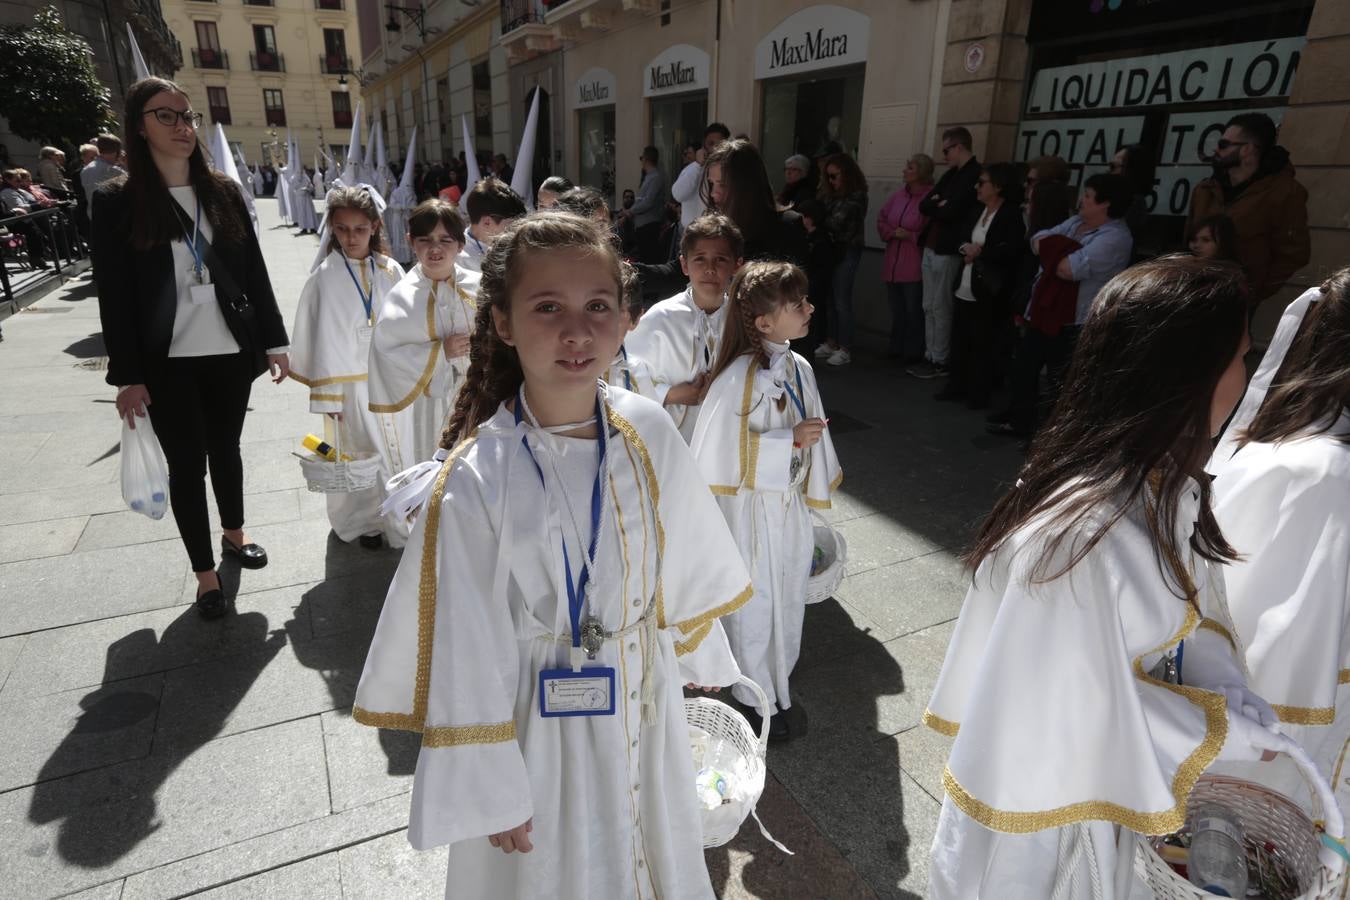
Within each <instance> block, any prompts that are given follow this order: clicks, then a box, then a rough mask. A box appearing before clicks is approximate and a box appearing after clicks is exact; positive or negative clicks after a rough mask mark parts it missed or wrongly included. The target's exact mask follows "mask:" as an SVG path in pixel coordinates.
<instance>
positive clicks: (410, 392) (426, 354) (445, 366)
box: [370, 200, 478, 462]
mask: <svg viewBox="0 0 1350 900" xmlns="http://www.w3.org/2000/svg"><path fill="white" fill-rule="evenodd" d="M408 232H409V233H408V240H409V243H411V244H412V247H413V251H414V252H415V253H416V254H417V265H415V266H413V268H412V269H411V270H410V271H409V272H408V274H407V275H406V276H404V278H403V280H402V281H400V282H399V283H398V284H397V285H396V286H395V287H394V289H393V290H391V291H390V292H389V293H388V294H386V295H385V296H384V299H383V300H382V301H381V302H380V307H379V313H378V315H377V316H376V319H375V337H374V340H373V341H372V343H371V347H370V408H371V410H372V411H374V412H389V413H394V412H401V411H403V410H406V409H411V415H410V416H409V417H408V418H407V419H405V420H403V421H404V422H405V424H406V428H407V429H408V431H407V441H408V444H409V445H411V447H412V448H413V450H412V452H413V457H414V459H415V460H416V461H418V462H424V461H426V460H429V459H431V458H432V456H433V455H434V454H435V453H436V450H437V448H438V447H439V446H440V440H441V432H442V431H443V430H444V429H445V426H446V424H447V422H448V421H449V418H450V410H451V408H452V406H453V404H454V401H455V394H456V393H457V392H458V391H459V387H460V385H461V384H462V383H463V381H464V374H465V372H466V371H467V370H468V366H469V333H470V332H471V331H472V329H473V320H474V298H475V296H476V295H477V294H478V273H476V272H466V271H464V270H463V269H461V268H459V267H458V266H457V265H455V256H456V255H457V254H458V253H459V248H460V247H462V246H463V244H464V222H463V220H462V219H460V217H459V213H457V212H456V211H455V208H454V207H453V206H451V205H450V204H449V203H446V202H445V201H444V200H427V201H425V202H423V203H422V204H420V205H419V206H418V207H417V208H416V209H415V210H413V213H412V215H411V216H409V217H408Z"/></svg>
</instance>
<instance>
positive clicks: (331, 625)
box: [292, 531, 422, 775]
mask: <svg viewBox="0 0 1350 900" xmlns="http://www.w3.org/2000/svg"><path fill="white" fill-rule="evenodd" d="M398 560H399V551H397V550H391V549H389V548H385V549H383V550H379V551H374V550H367V549H365V548H363V547H361V546H359V545H357V544H355V543H352V544H344V543H343V542H342V541H341V540H339V539H338V537H337V535H335V534H334V533H333V532H331V531H330V532H329V533H328V545H327V547H326V549H325V552H324V580H323V581H322V582H320V583H319V584H317V585H315V586H314V587H312V588H310V589H309V590H308V591H306V592H305V593H304V594H303V595H302V596H301V598H300V603H299V604H298V605H297V606H296V607H295V619H296V620H297V621H299V622H304V621H306V620H308V621H309V623H310V625H311V627H312V628H313V632H314V636H315V639H314V640H312V641H297V642H295V643H294V644H292V649H293V650H294V652H295V656H296V659H298V660H299V661H300V664H301V665H303V666H305V667H306V668H309V669H314V670H315V671H317V672H318V673H319V674H320V675H321V676H322V677H323V680H324V683H325V684H326V685H327V686H328V691H329V693H330V694H331V695H332V698H333V705H334V706H335V707H337V708H338V709H341V710H344V711H345V712H347V713H350V711H351V705H352V702H353V700H354V698H355V695H356V684H357V682H358V681H359V680H360V678H361V670H362V668H363V667H364V666H365V661H366V651H367V650H368V649H369V647H370V639H371V637H372V636H373V635H374V634H375V625H376V623H377V622H378V621H379V618H380V609H381V608H382V607H383V606H384V597H385V594H386V593H387V592H388V590H389V582H390V581H391V580H392V579H393V577H394V570H395V569H396V568H398ZM379 736H380V749H381V750H383V751H384V755H385V759H386V760H387V772H388V774H390V775H411V774H412V773H413V771H414V770H415V769H416V768H417V753H418V750H419V749H420V747H421V743H422V742H421V736H420V735H417V734H413V733H412V732H408V731H394V730H389V729H383V728H381V729H379Z"/></svg>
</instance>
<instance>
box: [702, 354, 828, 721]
mask: <svg viewBox="0 0 1350 900" xmlns="http://www.w3.org/2000/svg"><path fill="white" fill-rule="evenodd" d="M788 362H789V365H788V366H787V367H786V368H787V372H788V375H789V378H791V383H792V385H793V390H794V391H795V390H796V378H795V375H796V373H800V374H801V378H802V381H801V384H802V389H803V396H802V402H803V405H804V406H805V407H806V416H805V418H811V417H815V416H819V417H822V418H823V417H824V415H825V413H824V410H823V408H822V405H821V401H820V392H819V389H818V388H817V387H816V379H815V375H814V373H813V372H812V371H811V367H810V365H808V364H807V362H806V360H804V359H802V358H801V357H800V356H798V355H796V354H795V353H793V354H791V358H790V360H789V361H788ZM792 363H795V365H796V371H795V372H793V371H792V365H791V364H792ZM757 370H759V363H758V361H757V360H756V359H755V358H754V357H752V356H749V355H746V356H742V357H740V358H739V359H737V360H735V361H734V362H732V364H731V365H730V366H729V367H728V368H727V369H726V371H724V372H722V374H720V375H718V376H717V379H716V380H715V381H713V383H712V386H711V387H710V388H709V389H708V394H707V397H706V399H705V400H704V401H703V407H702V411H701V412H700V414H699V417H698V426H697V427H696V428H695V429H694V435H693V442H692V443H691V444H690V449H691V450H692V451H693V453H694V458H695V459H696V460H698V465H699V471H700V472H701V473H702V475H703V479H704V481H706V482H707V483H708V484H709V485H710V486H711V489H712V493H713V495H714V496H716V497H717V504H718V506H720V507H721V509H722V514H723V515H724V516H725V517H726V520H727V524H728V525H729V526H730V527H731V534H732V536H733V537H734V538H735V539H736V546H737V548H738V549H739V550H740V553H741V558H742V559H744V560H745V563H746V565H747V566H749V567H750V579H751V581H752V582H753V583H754V586H755V594H754V597H753V598H751V600H750V602H749V603H747V604H746V605H745V606H743V607H741V609H739V610H737V611H736V612H735V613H733V614H732V615H730V616H728V617H727V618H726V620H725V622H724V624H725V626H726V630H727V639H728V640H729V641H730V642H731V651H732V653H734V654H735V656H736V662H737V664H738V665H740V667H741V669H742V671H744V672H745V674H746V675H747V676H748V677H750V678H751V679H752V680H754V681H755V682H756V683H757V684H759V685H760V686H761V687H762V688H764V692H765V693H766V694H767V695H768V698H769V709H768V710H761V713H762V714H772V713H775V712H777V711H778V710H780V709H787V708H788V707H790V706H791V705H792V698H791V694H790V692H789V690H788V676H789V675H791V674H792V669H793V667H794V666H795V665H796V664H797V656H798V654H799V653H800V651H801V643H802V620H803V617H804V616H805V615H806V581H807V579H808V578H809V577H810V574H811V557H812V553H813V551H814V549H815V540H814V530H813V529H812V525H811V512H810V509H809V507H810V506H815V507H819V508H829V505H830V493H831V492H832V491H833V490H834V489H835V488H836V487H838V486H839V483H840V482H841V481H842V480H843V478H844V474H843V471H842V470H841V469H840V468H839V460H838V458H837V457H836V456H835V453H834V444H833V442H832V441H831V440H830V433H829V431H828V430H827V431H826V432H824V434H822V435H821V439H820V441H819V442H818V443H817V444H816V445H815V446H814V447H812V448H811V449H809V450H806V451H803V450H799V449H794V448H793V446H792V427H793V426H794V425H796V424H797V423H798V422H800V421H801V420H802V419H803V418H804V417H803V416H802V415H801V414H800V413H799V412H798V410H797V408H796V406H795V405H794V404H793V402H792V400H791V399H790V398H788V397H787V396H786V395H784V399H785V400H786V401H787V402H786V404H785V405H784V408H783V409H781V410H780V409H779V408H778V405H777V403H776V402H775V401H774V400H771V399H769V398H768V397H767V396H766V395H765V394H764V393H763V392H762V391H761V390H760V389H759V388H760V387H761V386H760V385H759V384H757V381H756V378H755V373H756V371H757ZM736 699H738V700H740V701H741V702H742V703H745V704H747V705H756V704H757V700H756V698H755V697H754V695H753V694H752V693H751V692H750V691H748V690H747V689H745V688H744V687H737V688H736Z"/></svg>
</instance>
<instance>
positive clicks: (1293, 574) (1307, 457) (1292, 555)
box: [1214, 413, 1350, 809]
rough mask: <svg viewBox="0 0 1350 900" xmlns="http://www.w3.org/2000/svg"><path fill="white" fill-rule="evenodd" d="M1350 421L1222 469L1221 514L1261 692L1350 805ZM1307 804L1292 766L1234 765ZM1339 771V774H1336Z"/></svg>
mask: <svg viewBox="0 0 1350 900" xmlns="http://www.w3.org/2000/svg"><path fill="white" fill-rule="evenodd" d="M1347 436H1350V413H1345V414H1342V415H1341V417H1340V419H1339V421H1338V422H1336V423H1335V424H1334V425H1333V426H1332V428H1331V430H1330V431H1329V432H1327V433H1323V434H1318V435H1311V436H1307V437H1301V438H1297V439H1294V440H1288V441H1283V442H1281V443H1278V444H1264V443H1249V444H1246V445H1245V446H1243V447H1242V448H1241V449H1240V450H1238V451H1237V452H1236V453H1235V454H1233V456H1232V457H1231V458H1230V459H1228V460H1216V461H1215V465H1216V468H1217V469H1218V477H1217V478H1216V479H1215V482H1214V493H1215V505H1214V513H1215V516H1216V517H1217V518H1218V521H1219V526H1220V527H1221V528H1222V529H1223V534H1224V537H1226V538H1228V541H1229V543H1231V544H1232V545H1233V548H1234V549H1235V550H1237V551H1238V552H1239V553H1241V554H1242V556H1243V558H1242V559H1241V560H1239V561H1238V562H1236V563H1234V564H1233V565H1231V566H1230V567H1229V568H1228V570H1227V585H1228V605H1229V608H1230V609H1231V610H1232V613H1233V624H1234V626H1235V627H1236V630H1237V636H1238V639H1239V640H1240V642H1241V644H1242V646H1243V647H1244V648H1245V651H1246V660H1247V667H1248V669H1249V670H1250V672H1251V688H1252V690H1253V691H1255V692H1256V693H1257V694H1258V695H1260V696H1261V697H1263V698H1265V699H1266V700H1267V701H1268V702H1269V703H1270V704H1271V706H1273V707H1274V709H1275V712H1276V713H1278V714H1279V716H1280V720H1281V721H1282V722H1284V723H1286V724H1285V725H1284V730H1285V731H1286V732H1287V733H1288V734H1289V736H1290V737H1292V738H1293V739H1294V740H1296V741H1298V742H1299V743H1300V744H1302V745H1303V748H1304V749H1305V750H1307V751H1308V754H1309V756H1311V757H1312V759H1313V761H1314V762H1316V763H1317V764H1318V767H1319V768H1320V769H1321V770H1322V774H1323V775H1325V776H1327V778H1328V779H1329V780H1331V785H1332V787H1333V789H1335V790H1336V792H1337V799H1338V800H1340V803H1341V806H1342V808H1343V809H1344V808H1350V785H1346V783H1345V779H1346V776H1347V775H1350V770H1347V765H1346V763H1347V759H1346V757H1347V756H1350V753H1348V752H1347V751H1348V750H1350V443H1346V442H1345V438H1346V437H1347ZM1223 768H1224V771H1228V772H1232V773H1233V774H1238V775H1241V776H1242V777H1244V778H1251V779H1254V780H1256V781H1259V782H1261V783H1262V784H1265V785H1267V786H1269V787H1272V788H1274V789H1275V790H1278V791H1280V792H1281V793H1283V794H1285V795H1287V796H1289V797H1293V798H1295V799H1297V800H1299V801H1300V802H1302V803H1303V804H1304V806H1305V808H1307V805H1308V800H1309V798H1308V791H1307V788H1306V787H1305V785H1304V782H1303V779H1302V777H1301V776H1299V774H1298V772H1297V771H1296V770H1295V769H1294V768H1293V766H1292V764H1290V763H1289V762H1288V760H1287V759H1285V758H1284V757H1281V758H1279V759H1277V760H1275V761H1274V762H1272V763H1268V764H1264V765H1257V764H1249V765H1244V764H1235V765H1232V766H1229V765H1225V766H1224V767H1223ZM1338 772H1339V773H1340V775H1339V777H1333V776H1336V775H1337V773H1338Z"/></svg>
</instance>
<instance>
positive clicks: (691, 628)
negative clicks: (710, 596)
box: [675, 584, 755, 649]
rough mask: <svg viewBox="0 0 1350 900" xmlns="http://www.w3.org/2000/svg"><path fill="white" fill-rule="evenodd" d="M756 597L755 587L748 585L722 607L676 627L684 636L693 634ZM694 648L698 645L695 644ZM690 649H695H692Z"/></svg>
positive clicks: (678, 623) (679, 623)
mask: <svg viewBox="0 0 1350 900" xmlns="http://www.w3.org/2000/svg"><path fill="white" fill-rule="evenodd" d="M754 595H755V586H754V585H753V584H747V585H746V586H745V589H744V590H742V591H741V592H740V593H739V594H737V595H736V596H735V597H732V598H731V599H730V600H728V601H727V602H726V603H723V604H722V605H721V606H717V607H714V608H712V609H710V610H708V611H707V612H705V613H701V614H700V615H697V616H694V617H693V618H692V619H685V620H684V621H683V622H676V623H675V627H676V628H677V629H678V630H679V631H681V632H683V633H684V634H692V633H693V632H695V631H697V630H699V629H701V628H703V627H704V626H705V625H710V624H712V621H713V620H714V619H720V618H722V617H723V616H725V615H728V614H729V613H734V612H735V611H736V610H738V609H740V608H741V607H742V606H744V605H745V604H747V603H749V602H750V598H751V597H753V596H754ZM694 646H698V645H697V644H695V645H694ZM690 649H693V648H692V647H691V648H690Z"/></svg>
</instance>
